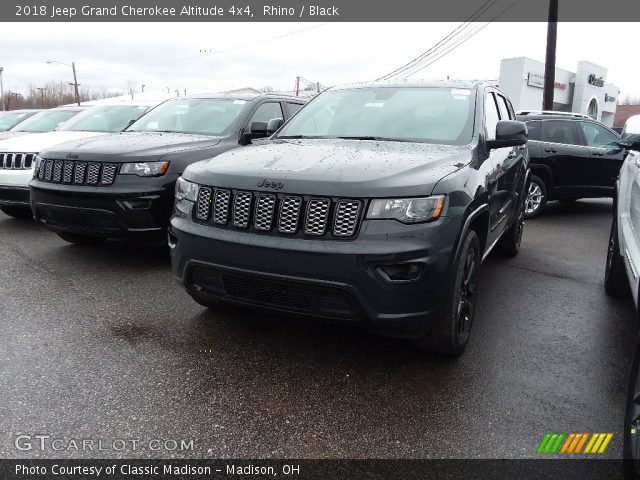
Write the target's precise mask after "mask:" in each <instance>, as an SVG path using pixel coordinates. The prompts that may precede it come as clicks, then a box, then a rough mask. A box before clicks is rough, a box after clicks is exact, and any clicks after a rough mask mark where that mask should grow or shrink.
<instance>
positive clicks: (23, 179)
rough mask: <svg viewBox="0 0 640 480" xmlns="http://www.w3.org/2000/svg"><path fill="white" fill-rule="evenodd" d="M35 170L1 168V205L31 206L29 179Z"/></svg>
mask: <svg viewBox="0 0 640 480" xmlns="http://www.w3.org/2000/svg"><path fill="white" fill-rule="evenodd" d="M32 177H33V170H31V169H29V170H10V169H6V170H5V169H2V170H0V206H7V207H25V208H30V206H31V205H30V202H29V181H30V180H31V178H32Z"/></svg>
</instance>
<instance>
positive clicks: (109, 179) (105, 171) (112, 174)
mask: <svg viewBox="0 0 640 480" xmlns="http://www.w3.org/2000/svg"><path fill="white" fill-rule="evenodd" d="M117 170H118V165H117V164H115V163H105V164H103V165H102V175H101V177H100V182H101V183H102V184H103V185H111V184H112V183H113V181H114V180H115V179H116V171H117Z"/></svg>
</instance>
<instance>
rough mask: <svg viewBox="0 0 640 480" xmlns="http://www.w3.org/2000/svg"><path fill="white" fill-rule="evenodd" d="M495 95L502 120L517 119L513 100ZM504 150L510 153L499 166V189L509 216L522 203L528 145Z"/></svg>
mask: <svg viewBox="0 0 640 480" xmlns="http://www.w3.org/2000/svg"><path fill="white" fill-rule="evenodd" d="M494 95H495V98H496V100H497V103H498V109H499V111H500V120H515V119H516V116H515V113H514V112H513V107H512V106H511V102H509V100H508V99H507V98H506V97H505V96H504V95H502V94H500V93H498V92H495V93H494ZM504 150H506V151H507V152H508V153H507V156H506V157H505V159H504V161H503V162H502V164H501V165H500V166H499V168H500V169H501V170H502V172H501V173H502V175H501V176H500V178H499V181H498V185H497V190H498V192H500V193H501V195H502V196H503V197H504V203H503V205H502V207H501V210H502V211H503V213H504V214H505V215H506V216H507V218H509V217H510V216H511V214H512V213H513V212H514V211H515V209H516V207H517V206H518V205H520V203H519V201H518V200H519V197H520V194H521V193H522V188H521V186H522V182H523V181H524V177H525V173H526V165H525V163H524V161H523V160H524V158H525V155H526V152H527V146H526V145H521V146H518V147H515V148H514V147H509V148H506V149H504Z"/></svg>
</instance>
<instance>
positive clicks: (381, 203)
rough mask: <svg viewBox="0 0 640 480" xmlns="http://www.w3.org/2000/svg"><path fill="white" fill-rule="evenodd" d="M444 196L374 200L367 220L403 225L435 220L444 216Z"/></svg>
mask: <svg viewBox="0 0 640 480" xmlns="http://www.w3.org/2000/svg"><path fill="white" fill-rule="evenodd" d="M443 207H444V195H434V196H432V197H424V198H386V199H374V200H372V201H371V204H370V205H369V211H368V212H367V218H370V219H378V220H381V219H391V220H398V221H399V222H402V223H418V222H427V221H429V220H435V219H436V218H438V217H440V215H441V214H442V209H443Z"/></svg>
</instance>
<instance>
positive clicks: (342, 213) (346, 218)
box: [333, 200, 361, 237]
mask: <svg viewBox="0 0 640 480" xmlns="http://www.w3.org/2000/svg"><path fill="white" fill-rule="evenodd" d="M360 206H361V202H360V200H338V203H337V204H336V213H335V220H334V223H333V234H334V235H335V236H336V237H350V236H352V235H353V234H354V233H355V231H356V228H357V227H358V217H359V216H360Z"/></svg>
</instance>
